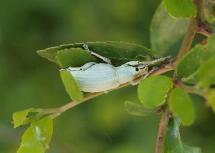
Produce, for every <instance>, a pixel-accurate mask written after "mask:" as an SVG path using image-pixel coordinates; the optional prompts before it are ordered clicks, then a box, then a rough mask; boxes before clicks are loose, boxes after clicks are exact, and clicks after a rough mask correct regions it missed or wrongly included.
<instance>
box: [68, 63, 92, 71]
mask: <svg viewBox="0 0 215 153" xmlns="http://www.w3.org/2000/svg"><path fill="white" fill-rule="evenodd" d="M95 64H96V63H95V62H89V63H86V64H84V65H83V66H81V67H68V68H67V70H69V71H84V70H86V69H88V68H90V67H91V66H93V65H95Z"/></svg>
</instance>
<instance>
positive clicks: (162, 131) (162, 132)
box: [155, 108, 170, 153]
mask: <svg viewBox="0 0 215 153" xmlns="http://www.w3.org/2000/svg"><path fill="white" fill-rule="evenodd" d="M169 115H170V114H169V111H168V108H164V111H163V112H162V116H161V119H160V125H159V130H158V134H157V142H156V150H155V153H163V151H164V142H165V136H166V131H167V126H168V123H169Z"/></svg>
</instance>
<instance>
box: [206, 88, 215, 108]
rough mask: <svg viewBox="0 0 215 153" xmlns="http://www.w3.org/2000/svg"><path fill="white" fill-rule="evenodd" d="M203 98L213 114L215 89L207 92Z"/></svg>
mask: <svg viewBox="0 0 215 153" xmlns="http://www.w3.org/2000/svg"><path fill="white" fill-rule="evenodd" d="M205 98H206V99H207V101H208V103H209V105H210V106H211V107H212V109H213V111H214V112H215V89H211V90H209V92H208V93H207V94H206V95H205Z"/></svg>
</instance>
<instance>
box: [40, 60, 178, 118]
mask: <svg viewBox="0 0 215 153" xmlns="http://www.w3.org/2000/svg"><path fill="white" fill-rule="evenodd" d="M171 70H174V64H173V63H168V64H166V65H163V66H162V67H161V68H160V69H158V70H156V71H154V72H153V73H151V74H150V76H152V75H160V74H163V73H166V72H168V71H171ZM141 77H142V76H138V77H137V78H135V79H134V81H135V80H138V79H140V78H141ZM129 85H130V82H128V83H125V84H122V85H120V86H119V87H118V88H116V89H120V88H123V87H126V86H129ZM116 89H113V90H116ZM103 94H105V92H97V93H91V94H89V95H88V96H86V97H85V98H84V99H83V100H81V101H71V102H69V103H67V104H65V105H63V106H61V107H58V108H51V109H43V114H42V115H46V114H51V116H52V118H56V117H58V116H59V115H61V114H62V113H63V112H65V111H67V110H69V109H71V108H73V107H75V106H77V105H79V104H81V103H83V102H86V101H88V100H90V99H93V98H95V97H98V96H100V95H103Z"/></svg>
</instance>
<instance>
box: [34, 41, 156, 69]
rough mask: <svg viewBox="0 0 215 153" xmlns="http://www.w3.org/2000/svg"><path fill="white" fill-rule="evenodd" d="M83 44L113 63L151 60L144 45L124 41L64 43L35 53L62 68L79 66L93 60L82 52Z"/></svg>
mask: <svg viewBox="0 0 215 153" xmlns="http://www.w3.org/2000/svg"><path fill="white" fill-rule="evenodd" d="M83 44H87V45H88V47H89V49H90V50H92V51H93V52H95V53H98V54H100V55H102V56H104V57H107V58H109V59H110V60H111V61H112V63H113V64H114V65H120V64H123V63H125V62H128V61H131V60H151V59H152V58H153V56H152V54H151V51H150V50H149V49H147V48H145V47H144V46H141V45H137V44H132V43H125V42H87V43H77V44H66V45H60V46H56V47H51V48H47V49H44V50H39V51H37V53H38V54H39V55H40V56H42V57H44V58H46V59H48V60H50V61H52V62H54V63H56V64H58V65H59V66H61V67H62V68H65V67H69V66H72V67H80V66H82V64H83V62H93V61H95V58H94V57H93V56H92V55H90V54H89V53H84V52H85V51H84V49H83ZM59 52H60V53H59ZM79 52H81V53H79ZM73 53H74V54H73ZM67 56H68V57H67ZM82 60H83V61H82ZM97 60H98V59H97Z"/></svg>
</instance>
